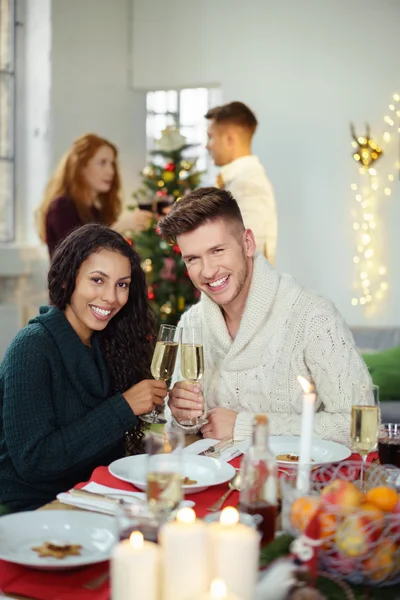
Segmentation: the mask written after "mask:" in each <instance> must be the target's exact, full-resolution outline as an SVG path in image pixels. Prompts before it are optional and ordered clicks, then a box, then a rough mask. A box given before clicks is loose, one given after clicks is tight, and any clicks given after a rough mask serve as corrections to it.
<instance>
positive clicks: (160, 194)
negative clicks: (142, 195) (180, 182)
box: [156, 190, 167, 198]
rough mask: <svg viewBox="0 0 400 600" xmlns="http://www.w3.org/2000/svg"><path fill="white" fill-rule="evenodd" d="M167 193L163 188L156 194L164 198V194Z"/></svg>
mask: <svg viewBox="0 0 400 600" xmlns="http://www.w3.org/2000/svg"><path fill="white" fill-rule="evenodd" d="M166 195H167V192H165V191H164V192H163V191H162V190H159V191H158V192H156V196H158V197H159V198H163V197H164V196H166Z"/></svg>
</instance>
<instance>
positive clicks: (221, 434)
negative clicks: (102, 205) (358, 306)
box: [159, 188, 371, 441]
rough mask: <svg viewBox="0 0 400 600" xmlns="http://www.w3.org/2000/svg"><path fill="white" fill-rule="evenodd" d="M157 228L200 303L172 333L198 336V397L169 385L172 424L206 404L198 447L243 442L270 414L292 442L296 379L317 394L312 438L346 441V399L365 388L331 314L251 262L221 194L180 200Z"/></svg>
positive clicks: (350, 346)
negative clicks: (194, 331) (178, 255)
mask: <svg viewBox="0 0 400 600" xmlns="http://www.w3.org/2000/svg"><path fill="white" fill-rule="evenodd" d="M159 227H160V232H161V235H162V236H163V237H164V239H166V240H167V241H169V242H170V241H172V240H173V241H174V242H176V243H177V244H178V245H179V247H180V250H181V252H182V256H183V259H184V261H185V263H186V266H187V269H188V273H189V276H190V279H191V280H192V282H193V284H194V285H195V286H196V288H197V289H199V290H200V291H201V293H202V294H201V300H200V302H199V303H198V304H196V305H195V306H193V307H192V308H190V309H189V310H188V311H187V312H186V313H185V314H184V315H183V317H182V319H181V322H180V325H181V326H183V327H185V325H191V326H201V327H202V330H203V344H204V354H205V370H204V379H203V384H202V387H203V389H202V390H201V389H200V387H199V386H196V385H193V384H189V383H186V382H182V381H180V382H177V383H175V385H174V386H173V389H172V390H171V391H170V397H169V406H170V409H171V413H172V416H173V418H174V420H175V421H176V422H177V423H182V422H187V421H190V420H191V419H195V418H196V417H197V416H200V415H201V413H202V407H203V403H204V402H205V403H206V408H207V410H208V411H209V412H208V423H207V424H206V425H204V426H203V428H202V430H201V431H202V433H203V435H204V437H211V438H216V439H227V438H231V437H234V439H238V440H239V439H244V438H246V437H249V436H250V435H251V423H252V419H253V416H254V413H258V412H267V413H268V415H269V420H270V433H271V435H284V434H285V435H287V434H288V435H298V434H299V433H300V422H301V411H302V390H301V388H300V385H299V383H298V381H297V376H298V375H302V376H303V377H305V378H306V379H307V380H308V381H311V382H312V383H313V384H314V385H315V387H316V389H317V393H318V396H317V403H316V413H317V414H316V416H315V421H314V431H315V434H316V435H317V436H319V437H322V438H326V439H334V440H342V441H347V440H348V438H349V430H350V413H351V404H352V396H353V389H354V387H355V386H360V385H362V384H367V385H370V384H371V380H370V376H369V374H368V371H367V369H366V367H365V364H364V362H363V360H362V359H361V357H360V355H359V354H358V352H357V350H356V348H355V345H354V341H353V338H352V336H351V333H350V331H349V329H348V327H347V325H346V324H345V322H344V320H343V319H342V317H341V316H340V314H339V313H338V311H337V309H336V308H335V306H334V305H333V304H332V303H331V302H329V301H328V300H326V299H325V298H323V297H321V296H319V295H317V294H316V293H315V292H311V291H308V290H306V289H304V288H303V287H302V286H301V285H300V284H299V283H297V282H296V281H295V279H293V278H292V277H291V276H289V275H280V274H279V273H277V272H276V271H275V270H274V268H273V267H271V265H270V264H269V262H268V261H267V259H266V258H264V256H262V255H261V254H260V253H259V252H256V250H255V241H254V235H253V233H252V231H251V230H250V229H245V227H244V224H243V219H242V215H241V213H240V210H239V207H238V204H237V202H236V200H234V198H233V197H232V195H231V194H230V193H229V192H228V191H225V190H221V189H217V188H202V189H199V190H197V191H195V192H192V193H191V194H188V195H187V196H185V197H184V198H183V199H182V200H181V201H180V202H177V203H175V204H174V206H173V208H172V210H171V212H170V213H169V214H168V215H167V216H166V217H164V219H162V220H161V221H160V223H159ZM177 369H179V365H178V367H177ZM177 372H178V370H177ZM190 430H192V428H191V429H190Z"/></svg>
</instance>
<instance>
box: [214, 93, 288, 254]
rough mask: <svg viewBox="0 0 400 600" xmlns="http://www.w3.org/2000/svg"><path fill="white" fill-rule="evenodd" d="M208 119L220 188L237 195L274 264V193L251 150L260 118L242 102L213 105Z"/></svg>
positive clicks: (262, 249) (248, 223)
mask: <svg viewBox="0 0 400 600" xmlns="http://www.w3.org/2000/svg"><path fill="white" fill-rule="evenodd" d="M205 118H206V119H208V120H209V125H208V143H207V150H208V151H209V153H210V155H211V157H212V159H213V161H214V163H215V165H216V166H218V167H221V170H220V173H219V175H218V178H217V187H219V188H223V189H226V190H228V191H229V192H231V194H232V195H233V197H234V198H236V200H237V203H238V204H239V208H240V211H241V213H242V216H243V220H244V223H245V227H247V228H249V229H251V230H252V231H253V233H254V237H255V241H256V246H257V250H259V251H260V252H261V253H262V254H263V255H264V256H266V257H267V258H268V260H269V262H270V263H271V264H272V265H274V264H275V259H276V244H277V234H278V232H277V216H276V206H275V198H274V192H273V188H272V185H271V183H270V181H269V180H268V178H267V176H266V173H265V170H264V167H263V166H262V164H261V163H260V160H259V159H258V157H257V156H255V155H254V154H252V151H251V143H252V139H253V135H254V133H255V131H256V128H257V119H256V117H255V115H254V113H253V112H252V111H251V110H250V109H249V108H248V107H247V106H246V105H245V104H243V103H242V102H230V103H229V104H225V105H223V106H216V107H215V108H211V109H210V110H209V111H208V112H207V114H206V115H205Z"/></svg>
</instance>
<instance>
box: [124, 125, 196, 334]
mask: <svg viewBox="0 0 400 600" xmlns="http://www.w3.org/2000/svg"><path fill="white" fill-rule="evenodd" d="M191 147H192V146H191V145H190V144H186V140H185V138H184V137H183V136H182V135H181V134H180V132H179V130H178V129H177V128H176V127H174V126H170V127H167V128H166V129H165V130H164V131H163V132H162V135H161V138H160V139H159V140H157V142H156V150H154V151H153V152H152V153H151V156H152V158H153V159H154V160H152V162H151V163H150V164H148V165H147V166H146V167H145V168H144V169H143V170H142V172H141V175H142V178H143V182H142V187H141V188H140V189H139V190H138V191H136V192H135V193H134V194H133V197H134V199H135V205H134V206H133V207H132V208H134V207H138V208H140V209H142V210H149V211H151V212H152V213H153V215H154V216H153V219H152V220H151V223H150V226H149V228H148V229H147V230H146V231H143V232H142V233H139V234H136V235H133V236H132V242H133V244H134V247H135V250H136V251H137V252H138V253H139V255H140V257H141V259H142V268H143V270H144V272H145V273H146V279H147V284H148V297H149V301H150V302H151V305H152V306H153V308H154V310H155V312H156V315H157V317H158V320H159V323H169V324H172V325H175V324H176V323H177V322H178V321H179V318H180V316H181V314H182V313H183V312H184V311H185V310H186V308H188V306H190V305H191V304H194V303H195V302H197V300H198V297H199V294H198V291H197V290H196V289H195V288H194V287H193V284H192V282H191V281H190V279H189V276H188V273H187V270H186V266H185V263H184V262H183V260H182V257H181V254H180V251H179V247H178V246H177V245H176V244H171V245H170V244H168V243H167V242H165V241H164V240H163V239H162V238H161V237H160V236H159V234H158V227H157V223H158V221H159V219H160V218H161V217H162V216H163V215H165V214H167V212H168V211H169V210H170V208H171V206H172V204H173V203H174V202H179V200H180V199H181V198H182V196H184V195H185V194H187V193H189V192H190V191H191V190H193V189H195V188H196V187H198V186H199V184H200V178H201V175H202V173H200V172H199V171H197V170H196V168H195V166H196V161H195V160H189V159H188V158H187V157H186V156H187V153H188V151H190V148H191Z"/></svg>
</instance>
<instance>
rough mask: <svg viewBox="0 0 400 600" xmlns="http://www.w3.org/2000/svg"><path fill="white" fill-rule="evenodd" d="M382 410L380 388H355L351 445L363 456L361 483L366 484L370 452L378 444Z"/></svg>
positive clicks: (364, 386)
mask: <svg viewBox="0 0 400 600" xmlns="http://www.w3.org/2000/svg"><path fill="white" fill-rule="evenodd" d="M379 423H380V411H379V388H378V387H377V386H366V385H363V386H361V387H360V388H356V389H355V390H354V397H353V406H352V409H351V431H350V437H351V446H352V449H353V450H354V451H355V452H358V453H359V454H360V455H361V458H362V469H361V475H360V479H361V485H362V486H363V485H364V470H365V465H366V461H367V457H368V454H369V452H372V450H374V449H375V448H376V446H377V443H378V435H379Z"/></svg>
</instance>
